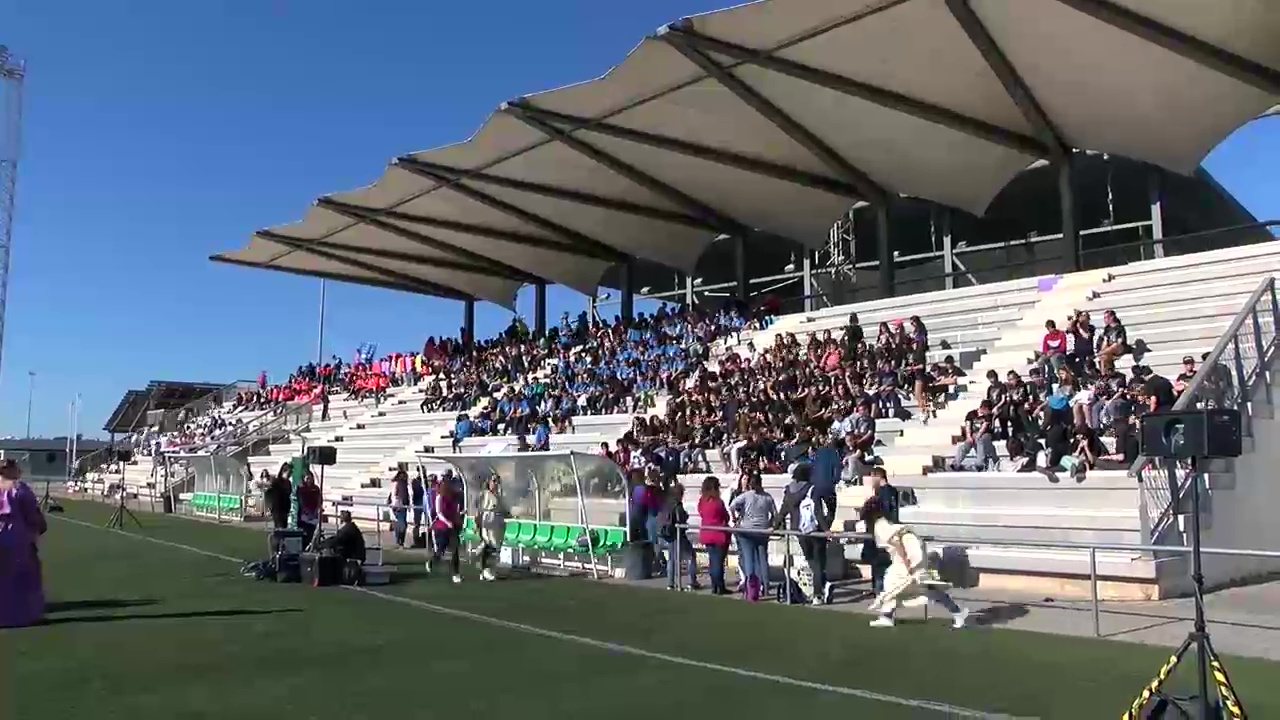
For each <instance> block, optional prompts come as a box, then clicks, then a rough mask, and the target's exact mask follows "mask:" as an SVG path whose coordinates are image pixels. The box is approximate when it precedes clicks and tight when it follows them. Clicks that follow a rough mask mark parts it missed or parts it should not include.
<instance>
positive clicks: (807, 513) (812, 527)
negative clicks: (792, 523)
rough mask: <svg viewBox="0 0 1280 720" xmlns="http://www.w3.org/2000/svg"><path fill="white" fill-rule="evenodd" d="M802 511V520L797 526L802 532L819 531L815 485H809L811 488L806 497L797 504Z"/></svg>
mask: <svg viewBox="0 0 1280 720" xmlns="http://www.w3.org/2000/svg"><path fill="white" fill-rule="evenodd" d="M797 508H798V510H799V511H800V522H799V526H798V527H797V528H796V529H797V530H799V531H800V532H802V533H811V532H817V531H818V514H817V509H818V508H817V503H815V502H814V500H813V486H812V485H810V486H809V490H808V491H807V492H805V494H804V498H802V499H801V500H800V504H799V505H798V506H797Z"/></svg>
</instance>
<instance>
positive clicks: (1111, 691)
mask: <svg viewBox="0 0 1280 720" xmlns="http://www.w3.org/2000/svg"><path fill="white" fill-rule="evenodd" d="M109 512H110V508H108V507H106V506H102V505H96V504H86V503H78V502H72V503H68V504H67V513H66V514H65V515H63V516H61V517H59V516H54V517H55V518H56V519H52V520H51V521H50V524H51V527H50V532H49V534H48V535H47V536H46V537H45V539H44V541H43V544H42V555H43V558H44V563H45V566H44V567H45V578H46V587H47V590H48V595H49V598H48V599H49V604H50V615H49V620H50V622H49V624H47V625H45V626H42V627H37V628H26V629H20V630H10V631H0V717H5V718H8V717H11V718H23V719H26V718H31V719H33V720H37V719H38V720H57V719H60V718H77V719H80V720H84V719H91V720H109V719H112V718H128V719H129V720H148V719H150V718H165V719H169V718H237V719H245V720H248V719H251V718H264V719H265V718H271V719H273V720H274V719H276V718H281V717H287V718H291V719H292V718H296V719H299V720H301V719H303V718H320V719H326V720H327V719H329V718H335V719H337V718H353V719H354V718H378V719H379V720H386V719H387V718H389V717H393V716H398V717H447V716H457V717H463V716H465V717H519V718H521V720H541V719H543V718H556V719H562V718H573V719H575V720H576V719H578V718H596V717H598V718H602V719H606V720H607V719H610V718H645V719H646V720H649V719H650V718H653V717H655V716H661V717H699V716H700V717H711V716H715V717H735V716H746V715H751V716H753V717H782V716H785V717H788V718H791V717H814V716H820V717H837V716H838V715H839V716H846V717H852V716H857V717H871V718H930V717H956V716H960V717H964V716H966V714H965V712H964V711H966V710H968V711H972V712H970V713H969V714H968V715H967V716H969V717H998V716H1001V715H1002V714H1004V715H1013V716H1018V717H1044V718H1050V717H1053V718H1073V719H1076V720H1079V719H1081V718H1118V717H1119V716H1120V714H1121V713H1122V712H1123V710H1124V709H1125V708H1126V707H1127V705H1128V703H1129V702H1130V701H1131V700H1132V699H1133V696H1134V695H1136V693H1137V692H1138V691H1139V690H1140V689H1141V688H1142V686H1143V685H1144V684H1145V683H1147V682H1148V681H1149V680H1150V678H1151V676H1152V675H1154V674H1155V672H1156V671H1157V670H1158V669H1159V667H1160V665H1161V664H1162V663H1163V662H1164V660H1165V659H1166V658H1167V656H1168V651H1167V650H1165V649H1161V648H1152V647H1144V646H1139V645H1133V644H1126V643H1118V642H1108V641H1102V640H1092V639H1084V638H1069V637H1058V636H1050V635H1040V634H1035V633H1026V632H1018V631H1013V630H1003V629H996V628H987V627H973V628H969V629H966V630H964V631H959V632H956V631H952V630H951V629H950V628H949V627H948V626H947V624H946V623H945V622H944V621H941V620H940V621H938V622H936V623H929V624H925V623H922V622H921V623H903V624H900V625H899V627H897V628H895V629H893V630H888V631H885V630H873V629H871V628H868V627H867V625H866V617H865V616H863V615H859V614H850V613H844V612H832V611H820V610H813V609H810V608H804V607H786V606H781V605H777V604H774V603H760V604H754V605H752V604H747V603H743V602H740V601H737V600H733V599H726V598H715V597H710V596H703V595H690V594H677V593H667V592H661V591H654V590H651V589H648V588H634V587H626V586H623V585H620V584H612V583H603V582H593V581H590V580H577V579H566V578H549V577H539V576H534V577H529V578H521V579H511V580H506V581H502V582H499V583H494V584H481V583H479V582H476V581H474V580H472V579H471V578H474V571H472V572H471V574H470V576H469V579H468V582H465V583H463V584H462V585H458V586H455V585H453V584H451V583H450V582H448V580H447V578H437V577H433V578H430V579H428V578H426V577H425V576H424V575H423V574H422V572H421V570H420V566H418V565H417V563H413V564H409V563H406V564H405V565H403V566H402V567H401V568H400V569H399V572H398V573H397V575H398V576H399V578H400V579H399V581H398V582H397V583H395V584H393V585H391V586H387V587H384V588H375V589H374V590H376V591H377V593H376V594H375V593H370V592H361V591H353V590H350V589H342V588H321V589H315V588H310V587H303V586H298V585H275V584H270V583H261V582H254V581H252V580H249V579H246V578H242V577H240V576H239V575H238V572H237V571H238V569H239V566H238V565H237V564H236V563H234V562H231V561H229V560H226V559H220V558H217V557H211V556H208V555H202V554H198V553H196V552H193V551H192V550H189V549H181V548H177V547H174V546H172V545H164V544H161V543H157V542H149V541H146V540H142V539H139V537H136V536H135V537H131V536H129V535H126V534H122V533H118V532H110V531H106V530H103V529H100V528H99V527H98V526H100V525H101V524H102V523H103V522H104V521H105V519H106V517H107V515H108V514H109ZM141 517H142V519H143V522H144V523H145V529H143V530H141V531H133V532H131V534H132V535H140V536H143V537H147V538H153V539H155V540H161V541H165V542H168V543H178V544H182V545H186V546H189V547H190V548H198V549H201V550H204V551H207V552H211V553H216V554H220V555H224V556H229V557H233V558H250V559H256V558H258V557H260V556H262V555H263V554H265V540H264V538H263V537H262V533H261V532H259V531H254V530H247V529H244V528H238V527H227V526H216V525H211V524H204V523H199V522H195V521H190V520H185V519H182V518H175V517H163V516H151V515H143V516H141ZM1228 667H1229V668H1230V670H1231V673H1232V679H1233V680H1234V681H1235V684H1236V686H1237V689H1238V690H1239V692H1240V694H1241V696H1242V698H1243V699H1244V701H1245V706H1246V708H1247V709H1248V710H1249V712H1250V715H1252V716H1253V717H1256V718H1265V717H1280V683H1277V682H1276V680H1277V678H1280V666H1277V665H1276V664H1273V663H1267V662H1262V661H1258V660H1253V659H1241V658H1229V659H1228ZM1189 668H1190V666H1188V669H1189ZM1189 681H1190V675H1189V673H1188V675H1186V676H1184V677H1182V678H1181V679H1180V681H1179V686H1181V687H1185V686H1186V685H1187V684H1188V683H1189ZM916 701H920V702H916ZM926 701H928V702H932V703H942V704H946V706H947V707H939V706H928V705H926V704H925V702H926ZM913 703H915V704H913ZM6 706H7V707H6ZM851 713H852V714H851Z"/></svg>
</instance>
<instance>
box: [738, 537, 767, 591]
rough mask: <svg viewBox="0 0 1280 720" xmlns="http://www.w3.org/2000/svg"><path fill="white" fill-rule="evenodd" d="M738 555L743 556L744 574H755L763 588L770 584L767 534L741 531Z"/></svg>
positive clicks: (748, 575)
mask: <svg viewBox="0 0 1280 720" xmlns="http://www.w3.org/2000/svg"><path fill="white" fill-rule="evenodd" d="M738 555H739V557H741V558H742V574H743V575H744V576H747V577H750V576H752V575H755V576H756V578H757V579H758V580H759V581H760V586H761V587H762V588H763V587H764V586H765V585H768V584H769V538H768V537H767V536H765V535H756V534H750V535H748V534H746V533H739V535H738Z"/></svg>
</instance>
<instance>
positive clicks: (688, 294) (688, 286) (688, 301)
mask: <svg viewBox="0 0 1280 720" xmlns="http://www.w3.org/2000/svg"><path fill="white" fill-rule="evenodd" d="M684 306H685V307H687V308H691V307H693V276H692V275H688V274H686V275H685V276H684Z"/></svg>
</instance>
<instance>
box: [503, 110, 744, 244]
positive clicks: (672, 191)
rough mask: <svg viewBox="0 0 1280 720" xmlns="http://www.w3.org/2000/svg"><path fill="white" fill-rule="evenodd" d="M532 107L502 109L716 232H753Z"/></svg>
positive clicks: (738, 233)
mask: <svg viewBox="0 0 1280 720" xmlns="http://www.w3.org/2000/svg"><path fill="white" fill-rule="evenodd" d="M529 108H532V106H531V105H529V104H528V103H527V102H525V101H516V102H508V103H503V104H502V108H501V109H502V110H503V112H506V113H508V114H510V115H512V116H513V117H515V118H517V119H519V120H520V121H521V122H523V123H524V124H526V125H528V126H529V127H531V128H533V129H535V130H537V131H538V132H541V133H542V134H544V135H546V136H547V137H549V138H551V139H552V140H555V141H556V142H559V143H563V144H564V145H565V146H567V147H569V148H570V149H572V150H574V151H575V152H577V153H578V154H580V155H583V156H584V157H586V158H588V159H590V160H592V161H594V162H596V163H598V164H599V165H602V166H603V167H605V168H608V169H609V170H612V171H613V172H615V173H617V174H618V175H620V176H622V177H624V178H626V179H627V180H630V181H631V182H633V183H635V184H636V185H639V186H640V187H642V188H644V189H646V190H648V191H649V192H652V193H654V194H655V195H659V196H661V197H663V198H666V199H667V200H668V201H670V202H672V203H675V204H677V205H680V206H682V207H684V208H686V209H688V210H689V212H691V213H693V214H694V215H696V216H698V217H700V218H702V219H703V220H705V221H706V222H708V223H711V224H713V225H715V227H716V229H717V230H718V231H720V232H721V233H725V234H728V235H735V236H740V237H745V236H746V235H748V234H750V233H751V229H750V228H749V227H748V226H747V225H745V224H743V223H740V222H738V221H737V220H734V219H733V218H731V217H729V216H727V215H724V214H722V213H721V212H720V211H718V210H715V209H714V208H712V207H711V206H709V205H706V204H704V203H703V202H702V201H701V200H698V199H697V198H695V197H693V196H692V195H689V194H687V193H685V192H684V191H683V190H679V189H677V188H675V187H673V186H672V185H669V184H667V183H665V182H663V181H662V180H659V179H658V178H656V177H654V176H652V175H650V174H648V173H646V172H644V171H643V170H641V169H639V168H637V167H635V166H634V165H631V164H630V163H627V162H624V161H622V160H619V159H618V158H616V157H614V156H613V155H611V154H609V153H607V152H605V151H603V150H601V149H600V148H598V147H596V146H595V145H592V144H591V143H589V142H587V141H585V140H583V139H582V138H577V137H574V136H573V135H571V134H570V131H569V130H565V129H563V128H560V127H557V126H555V125H552V124H551V123H549V122H547V121H546V120H543V119H542V118H540V117H538V116H537V114H536V112H529V111H528V109H529ZM535 110H536V109H535Z"/></svg>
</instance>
